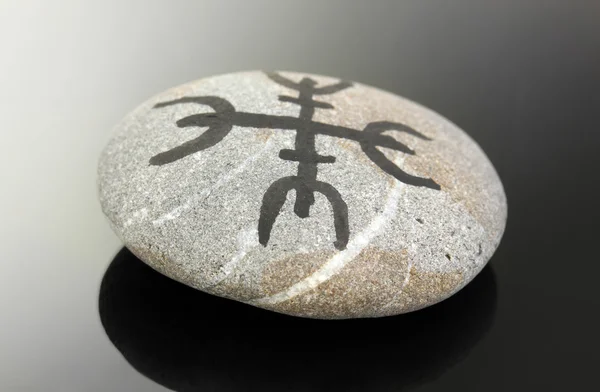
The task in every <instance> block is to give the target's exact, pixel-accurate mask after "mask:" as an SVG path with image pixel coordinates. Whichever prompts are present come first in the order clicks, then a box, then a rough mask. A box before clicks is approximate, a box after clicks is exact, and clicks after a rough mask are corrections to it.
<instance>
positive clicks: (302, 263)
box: [261, 250, 335, 297]
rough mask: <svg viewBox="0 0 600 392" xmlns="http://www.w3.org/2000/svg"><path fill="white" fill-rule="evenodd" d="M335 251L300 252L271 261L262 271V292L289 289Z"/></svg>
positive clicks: (268, 293) (266, 293)
mask: <svg viewBox="0 0 600 392" xmlns="http://www.w3.org/2000/svg"><path fill="white" fill-rule="evenodd" d="M334 254H335V252H334V251H325V250H323V251H321V252H315V253H300V254H297V255H292V256H290V257H286V258H284V259H280V260H277V261H273V262H270V263H268V264H267V265H266V267H265V268H264V269H263V272H262V279H261V292H262V293H263V296H264V297H268V296H270V295H273V294H276V293H278V292H280V291H284V290H287V289H288V288H289V287H290V286H293V285H294V284H295V283H297V282H299V281H301V280H303V279H304V278H306V277H308V276H310V275H311V274H313V273H314V272H315V271H317V270H318V269H319V268H320V267H321V266H322V265H323V264H324V263H326V262H327V260H329V259H330V258H331V257H333V255H334Z"/></svg>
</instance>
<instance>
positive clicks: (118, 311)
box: [99, 248, 496, 391]
mask: <svg viewBox="0 0 600 392" xmlns="http://www.w3.org/2000/svg"><path fill="white" fill-rule="evenodd" d="M495 310H496V282H495V276H494V272H493V270H492V268H491V267H490V266H489V265H488V266H487V267H486V268H484V269H483V271H482V272H481V273H480V274H479V276H477V277H476V278H475V279H474V280H473V281H472V282H471V283H470V284H469V285H468V286H467V287H465V288H464V289H463V290H461V291H460V292H459V293H457V294H456V295H454V296H452V297H451V298H449V299H447V300H446V301H443V302H441V303H439V304H437V305H434V306H431V307H429V308H426V309H423V310H420V311H417V312H413V313H408V314H404V315H399V316H394V317H385V318H379V319H351V320H313V319H304V318H297V317H292V316H286V315H282V314H278V313H274V312H270V311H266V310H262V309H259V308H255V307H252V306H249V305H246V304H243V303H239V302H235V301H232V300H228V299H224V298H219V297H215V296H212V295H209V294H206V293H203V292H201V291H198V290H195V289H192V288H190V287H187V286H185V285H183V284H181V283H178V282H176V281H174V280H172V279H170V278H167V277H165V276H163V275H161V274H159V273H158V272H156V271H154V270H153V269H151V268H150V267H148V266H147V265H145V264H144V263H143V262H142V261H140V260H139V259H137V258H136V257H135V256H134V255H133V254H132V253H131V252H129V250H127V249H126V248H123V249H122V250H121V251H120V252H119V253H118V254H117V255H116V256H115V258H114V260H113V261H112V263H111V264H110V266H109V267H108V269H107V271H106V273H105V275H104V278H103V279H102V284H101V287H100V298H99V311H100V318H101V321H102V325H103V326H104V329H105V330H106V333H107V334H108V337H109V339H110V340H111V341H112V343H113V344H114V345H115V346H116V348H117V349H118V350H119V351H120V352H121V353H122V354H123V356H124V357H125V359H126V360H127V361H128V362H129V363H130V364H131V365H132V366H133V367H134V368H135V369H137V370H138V371H139V372H141V373H142V374H144V375H145V376H147V377H149V378H150V379H152V380H154V381H156V382H157V383H159V384H162V385H164V386H166V387H167V388H170V389H173V390H176V391H239V390H243V391H269V390H273V391H331V390H343V391H363V390H368V391H383V390H385V391H387V390H390V391H398V390H406V389H409V387H411V386H416V385H419V384H421V383H424V382H427V381H428V380H431V379H434V378H436V377H438V376H439V375H441V374H442V373H443V372H444V371H445V370H446V369H448V368H449V367H451V366H453V365H455V364H456V363H458V362H460V361H461V360H462V359H463V358H464V357H465V356H466V355H467V354H468V352H469V351H470V349H472V348H473V347H474V346H475V345H476V344H477V342H478V341H479V340H480V339H481V338H482V337H483V336H484V335H485V333H486V332H487V331H488V329H489V328H490V326H491V325H492V322H493V318H494V313H495Z"/></svg>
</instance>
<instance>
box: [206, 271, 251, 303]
mask: <svg viewBox="0 0 600 392" xmlns="http://www.w3.org/2000/svg"><path fill="white" fill-rule="evenodd" d="M205 290H206V291H207V292H208V293H210V294H214V295H218V296H220V297H225V298H231V299H235V300H236V301H242V302H243V301H250V300H251V299H253V298H256V297H260V296H262V291H261V290H260V285H259V283H258V281H257V279H256V276H255V275H254V274H245V273H241V274H231V275H229V276H228V277H227V278H226V279H224V280H222V281H221V282H219V283H217V284H216V285H214V286H210V287H209V288H207V289H205Z"/></svg>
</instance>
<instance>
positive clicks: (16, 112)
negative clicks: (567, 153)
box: [0, 0, 600, 391]
mask: <svg viewBox="0 0 600 392" xmlns="http://www.w3.org/2000/svg"><path fill="white" fill-rule="evenodd" d="M483 3H484V2H480V1H471V2H467V1H462V2H449V1H410V2H409V1H387V2H386V1H364V2H360V1H350V0H349V1H305V0H295V1H246V0H239V1H192V0H189V1H149V0H145V1H137V0H136V1H123V0H104V1H72V0H61V1H58V0H57V1H27V0H14V1H6V0H0V120H1V132H2V139H0V146H1V154H0V184H1V189H2V191H1V192H0V211H1V215H0V222H1V223H0V230H1V233H0V254H1V255H2V260H1V264H0V390H2V391H13V390H19V391H21V390H23V391H29V390H33V391H135V390H139V391H160V390H164V389H163V388H162V387H160V386H158V385H156V384H154V383H153V382H152V381H150V380H148V379H146V378H144V377H143V376H141V375H140V374H138V373H137V372H136V371H134V370H133V369H132V368H131V367H130V366H129V365H128V364H127V363H126V362H125V360H124V359H122V357H121V356H120V354H119V353H118V352H117V350H116V349H115V348H114V347H113V346H112V345H111V344H110V342H109V341H108V339H107V338H106V336H105V335H104V331H103V329H102V327H101V325H100V321H99V317H98V311H97V300H98V298H97V296H98V287H99V283H100V280H101V278H102V275H103V273H104V271H105V269H106V267H107V265H108V264H109V262H110V260H111V259H112V257H113V255H114V254H115V253H116V252H117V250H118V249H119V248H120V244H119V242H118V240H117V238H116V236H115V235H113V234H112V232H111V231H110V229H109V226H108V224H107V222H106V221H105V219H104V218H103V216H102V214H101V212H100V208H99V205H98V202H97V200H96V187H95V177H96V160H97V157H98V155H99V153H100V151H101V149H102V147H103V146H104V144H105V142H106V141H107V139H108V135H109V132H110V130H111V128H112V126H113V125H114V124H116V123H117V122H118V121H119V120H120V118H121V117H122V116H124V115H125V114H126V113H127V112H128V111H129V110H131V109H132V108H133V107H135V106H136V105H137V104H138V103H140V102H142V101H144V100H145V99H146V98H148V97H149V96H150V95H153V94H155V93H157V92H159V91H162V90H164V89H166V88H168V87H171V86H173V85H177V84H180V83H183V82H186V81H188V80H192V79H196V78H199V77H204V76H209V75H212V74H218V73H226V72H230V71H238V70H247V69H283V70H297V71H304V72H312V73H318V74H325V75H332V76H339V77H342V78H345V79H349V80H358V81H361V82H364V83H367V84H371V85H375V86H379V87H384V88H386V89H389V90H392V91H394V92H396V93H399V94H401V95H404V96H406V97H409V98H411V99H413V100H416V101H418V102H420V103H422V104H425V105H427V106H429V107H431V108H433V109H435V110H437V111H439V112H440V113H442V114H444V115H447V116H449V117H451V119H452V120H453V121H455V122H457V123H458V125H461V126H463V127H464V128H467V131H468V132H469V133H470V134H471V135H472V136H473V137H474V138H475V139H476V140H477V141H478V142H479V143H480V144H481V145H482V147H483V148H484V150H486V151H490V147H491V146H490V143H491V140H493V138H491V137H488V136H486V135H487V134H486V133H485V132H484V131H482V129H484V128H485V125H486V123H485V118H486V116H487V114H488V113H491V112H492V111H493V110H495V107H496V105H505V106H506V107H507V111H508V112H510V110H514V108H515V107H517V106H516V105H518V104H519V102H521V101H519V100H527V99H528V98H527V97H528V96H530V95H528V94H529V93H530V92H531V89H532V88H533V87H534V85H533V84H530V83H528V80H530V79H529V78H533V80H534V83H535V76H536V75H537V67H539V66H540V65H544V64H545V58H551V59H552V61H553V63H552V64H546V65H545V66H550V67H551V68H550V69H554V68H552V67H556V69H559V68H560V67H571V68H570V69H576V70H577V71H578V72H579V71H582V70H587V71H590V72H592V71H593V69H592V67H591V66H590V67H589V69H588V66H587V65H586V64H585V63H583V62H582V63H577V64H579V65H573V64H575V63H573V61H582V60H581V59H582V58H585V56H584V55H585V53H579V52H577V51H578V50H580V49H581V47H584V48H597V45H595V44H594V45H591V44H590V45H588V46H583V45H584V42H588V43H591V42H592V41H591V39H592V38H591V37H593V36H594V34H595V31H597V30H592V29H591V27H592V26H594V24H595V23H597V21H598V15H600V13H598V12H597V11H598V10H599V9H598V7H589V6H590V4H592V3H593V2H591V1H590V2H568V3H569V6H568V7H567V6H564V4H566V2H560V1H556V2H552V1H539V2H522V1H514V2H510V1H502V2H494V3H493V4H492V2H486V3H488V5H483ZM561 4H563V5H561ZM596 4H597V3H596ZM584 5H585V7H586V8H585V9H584V8H582V7H584ZM575 14H577V15H578V18H581V20H578V21H577V22H573V15H575ZM570 22H573V23H570ZM565 23H570V24H569V25H568V28H566V27H565V26H566V25H565ZM556 29H564V31H563V32H562V33H561V34H560V35H555V36H552V38H551V39H548V38H547V36H548V34H549V33H550V32H552V31H555V30H556ZM596 35H597V34H596ZM586 40H587V41H586ZM594 42H596V41H594ZM575 43H581V45H582V46H580V47H576V46H573V45H570V44H575ZM557 48H561V49H560V50H562V51H563V52H564V56H563V55H560V56H558V55H556V51H557V50H558V49H557ZM570 53H572V54H573V55H577V56H576V57H573V59H574V60H572V58H571V57H569V54H570ZM582 55H583V56H582ZM573 67H578V68H573ZM595 72H598V70H597V69H596V70H595ZM546 76H547V79H548V80H551V79H552V77H551V76H552V75H548V74H546ZM465 80H468V86H466V87H465V85H464V83H465ZM539 80H541V79H539ZM539 80H538V81H539ZM544 80H546V79H544ZM490 81H493V83H492V82H490ZM503 84H504V85H509V86H511V87H510V88H514V89H515V94H514V96H513V95H511V94H506V93H505V94H504V95H503V97H504V98H505V99H504V101H502V102H498V101H497V100H494V99H493V94H494V91H493V90H490V89H489V87H490V86H499V85H503ZM449 91H453V94H452V95H449ZM507 97H508V98H507ZM511 97H512V98H511ZM468 113H470V115H468ZM513 113H514V111H513ZM511 121H512V120H510V119H507V124H509V125H510V124H512V122H511ZM488 125H490V124H488ZM468 126H471V127H470V128H469V127H468ZM515 145H516V146H517V147H516V148H515V150H513V151H511V152H510V153H511V154H516V155H515V156H518V155H519V154H524V153H525V151H524V150H523V149H522V148H521V149H520V148H519V147H518V145H519V144H518V143H515ZM508 153H509V152H503V151H498V150H496V151H493V152H492V153H491V154H488V155H490V158H491V160H492V161H493V162H495V163H496V166H497V169H498V170H499V172H500V174H501V175H502V173H503V164H502V162H504V161H505V158H506V155H505V154H508ZM547 156H548V157H550V156H551V154H550V153H549V154H547ZM498 162H499V163H498ZM538 163H539V162H538ZM523 170H531V169H530V168H528V167H524V168H523ZM496 273H497V275H498V279H499V280H500V281H501V280H502V277H503V276H504V275H506V274H507V273H506V272H505V271H504V270H503V269H502V267H501V266H500V268H498V269H497V270H496ZM470 355H471V356H473V358H478V355H481V352H480V351H478V349H477V348H475V349H474V350H473V352H472V353H471V354H470ZM460 371H461V370H460V368H459V370H456V372H459V373H456V374H460ZM423 388H425V387H423Z"/></svg>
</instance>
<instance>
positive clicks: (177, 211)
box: [152, 138, 272, 226]
mask: <svg viewBox="0 0 600 392" xmlns="http://www.w3.org/2000/svg"><path fill="white" fill-rule="evenodd" d="M271 144H272V143H271V138H269V139H268V140H267V142H266V143H265V145H264V146H263V147H262V148H261V149H260V150H259V151H258V152H257V153H255V154H253V155H251V156H249V157H248V158H246V159H245V160H244V161H243V162H242V163H241V164H240V165H239V166H237V167H236V168H234V169H231V170H230V171H228V172H227V173H225V174H224V175H222V176H221V177H220V178H219V179H218V180H217V182H215V183H214V184H213V185H211V186H210V187H208V188H206V189H203V190H202V191H201V192H200V193H197V194H196V195H195V196H193V197H191V198H189V199H188V200H187V201H186V202H185V203H183V204H182V205H180V206H177V207H175V208H174V209H172V210H171V211H169V212H167V213H166V214H163V215H161V216H160V217H158V218H157V219H155V220H153V221H152V224H153V225H154V226H160V225H162V224H164V223H165V222H167V221H170V220H173V219H175V218H178V217H179V216H180V215H181V214H182V213H183V212H184V211H187V210H189V209H190V208H191V207H192V206H193V205H195V204H196V203H197V202H198V201H200V200H203V199H205V198H207V197H208V196H209V195H210V194H211V193H212V192H213V191H214V190H216V189H218V188H220V187H222V186H223V185H225V184H227V183H228V182H229V181H231V180H232V179H233V178H234V177H235V176H237V175H238V174H240V173H242V172H243V171H244V170H246V168H247V167H248V166H249V165H251V164H252V163H254V161H256V160H257V159H258V158H259V157H260V156H261V155H263V154H264V153H265V152H266V151H267V150H268V149H269V148H270V147H271Z"/></svg>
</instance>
